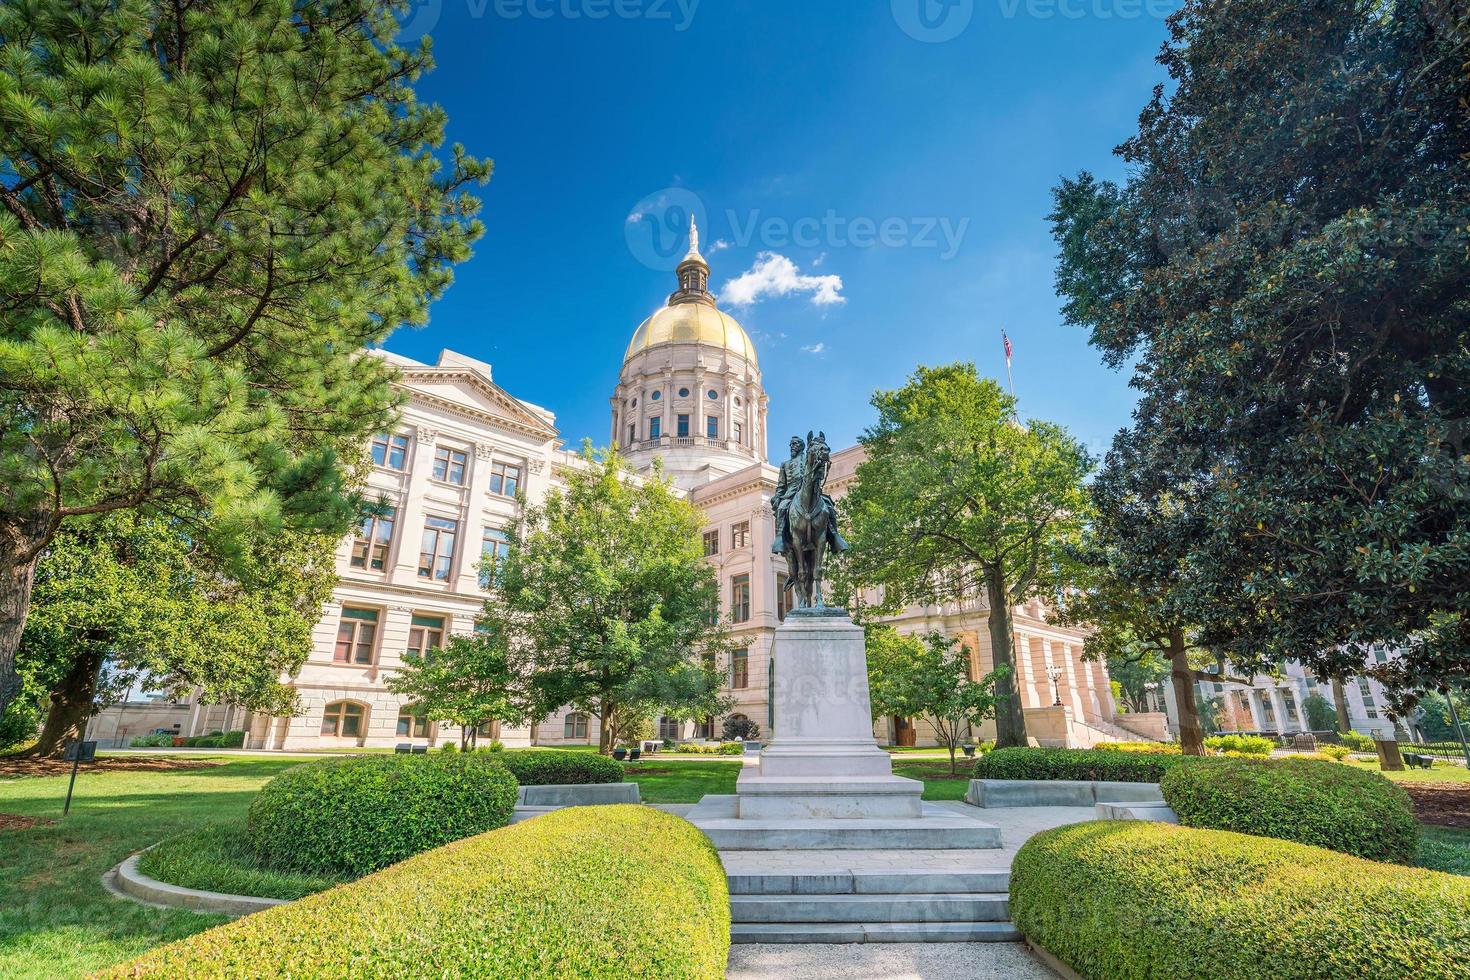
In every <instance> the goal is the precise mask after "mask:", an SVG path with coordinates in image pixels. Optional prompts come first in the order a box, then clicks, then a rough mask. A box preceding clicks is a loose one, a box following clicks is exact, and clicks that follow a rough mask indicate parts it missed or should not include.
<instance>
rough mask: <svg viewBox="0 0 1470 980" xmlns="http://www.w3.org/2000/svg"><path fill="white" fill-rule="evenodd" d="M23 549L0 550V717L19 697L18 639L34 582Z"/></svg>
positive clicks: (33, 566)
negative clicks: (22, 556) (23, 558)
mask: <svg viewBox="0 0 1470 980" xmlns="http://www.w3.org/2000/svg"><path fill="white" fill-rule="evenodd" d="M22 554H24V549H22V548H17V547H14V546H13V545H9V544H8V545H7V546H5V547H0V717H4V715H5V712H6V709H8V708H9V707H10V703H11V702H12V701H14V700H15V699H16V698H18V697H20V689H21V679H20V674H19V673H18V672H17V671H16V669H15V655H16V653H17V652H18V651H19V650H20V635H21V633H22V632H23V631H24V630H25V626H26V613H27V612H29V611H30V608H31V587H32V586H33V585H34V584H35V581H36V559H34V558H32V559H31V560H29V561H24V560H22V558H21V555H22Z"/></svg>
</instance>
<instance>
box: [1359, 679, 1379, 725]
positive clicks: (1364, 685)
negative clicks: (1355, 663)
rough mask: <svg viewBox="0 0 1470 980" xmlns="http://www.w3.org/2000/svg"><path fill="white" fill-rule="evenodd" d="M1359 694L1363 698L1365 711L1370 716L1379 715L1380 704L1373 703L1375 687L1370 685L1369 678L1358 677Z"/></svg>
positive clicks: (1375, 716)
mask: <svg viewBox="0 0 1470 980" xmlns="http://www.w3.org/2000/svg"><path fill="white" fill-rule="evenodd" d="M1358 694H1360V695H1361V696H1362V698H1363V713H1364V714H1366V715H1367V716H1368V717H1369V718H1377V717H1378V706H1377V705H1376V704H1374V703H1373V689H1372V688H1371V687H1369V686H1368V678H1366V677H1359V678H1358Z"/></svg>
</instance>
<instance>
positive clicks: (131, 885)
mask: <svg viewBox="0 0 1470 980" xmlns="http://www.w3.org/2000/svg"><path fill="white" fill-rule="evenodd" d="M142 855H143V852H142V851H139V852H138V853H137V854H134V855H133V856H132V857H129V858H128V859H127V860H125V861H123V862H122V863H121V864H119V865H117V866H116V867H114V868H112V869H111V870H109V871H108V872H107V873H106V874H104V875H103V876H102V885H103V887H104V888H107V890H108V891H110V892H112V893H113V894H114V895H117V896H118V897H120V898H126V899H129V900H130V901H135V902H142V903H144V904H146V905H161V906H165V907H168V908H179V909H189V910H191V911H194V912H216V913H219V914H221V915H230V916H236V917H238V916H242V915H249V914H251V913H252V912H260V911H263V910H265V909H268V908H272V907H274V906H276V905H284V904H286V901H287V900H286V899H284V898H257V897H255V896H253V895H227V894H225V893H224V892H208V891H201V890H199V889H197V888H181V887H180V886H178V885H170V884H169V883H168V882H165V881H158V880H156V879H153V878H150V877H148V876H147V875H145V874H143V873H142V872H141V871H139V870H138V859H139V858H140V857H142Z"/></svg>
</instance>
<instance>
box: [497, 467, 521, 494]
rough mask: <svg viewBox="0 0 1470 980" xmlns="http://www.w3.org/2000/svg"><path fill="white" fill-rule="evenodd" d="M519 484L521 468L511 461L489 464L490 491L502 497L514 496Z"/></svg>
mask: <svg viewBox="0 0 1470 980" xmlns="http://www.w3.org/2000/svg"><path fill="white" fill-rule="evenodd" d="M520 485H521V468H520V467H519V466H516V465H514V464H512V463H493V464H491V466H490V492H491V493H493V494H498V495H499V496H502V497H514V496H515V495H516V489H517V488H518V487H520Z"/></svg>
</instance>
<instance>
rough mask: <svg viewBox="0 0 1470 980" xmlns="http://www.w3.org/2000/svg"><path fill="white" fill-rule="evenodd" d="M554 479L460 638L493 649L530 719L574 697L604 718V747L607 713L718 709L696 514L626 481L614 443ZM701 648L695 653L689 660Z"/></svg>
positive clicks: (714, 597)
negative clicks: (470, 629) (502, 653)
mask: <svg viewBox="0 0 1470 980" xmlns="http://www.w3.org/2000/svg"><path fill="white" fill-rule="evenodd" d="M565 479H566V482H565V486H563V487H561V488H553V489H552V490H550V491H549V492H548V494H547V496H546V498H545V499H544V500H543V501H542V503H540V504H539V505H538V504H528V505H527V506H526V507H525V509H524V512H523V514H522V516H521V517H520V519H518V520H517V522H516V523H515V525H514V526H512V528H511V529H510V530H509V532H508V536H509V538H510V547H509V551H508V553H506V554H504V555H502V556H500V557H499V558H498V559H497V560H496V564H495V575H494V577H493V579H492V581H491V584H490V588H489V596H488V598H487V599H486V601H485V608H484V612H483V614H482V616H481V617H480V621H479V626H480V629H479V630H478V631H477V632H476V635H475V636H473V637H470V638H468V639H466V640H465V641H464V642H466V643H476V644H483V645H501V646H503V647H504V649H505V650H506V651H507V653H508V656H509V659H510V670H511V672H512V674H514V675H516V676H519V677H524V678H526V679H528V681H529V685H530V693H531V701H532V704H531V705H530V708H531V709H532V710H531V711H530V714H531V715H532V716H533V717H534V716H544V715H546V714H549V713H550V712H551V711H554V710H556V709H557V708H559V707H561V706H563V705H572V706H573V707H575V708H577V709H578V710H579V711H584V712H586V713H588V714H590V715H592V716H593V717H596V718H599V719H601V720H602V721H603V725H602V734H601V738H602V744H601V748H602V751H603V752H610V751H611V750H612V746H613V742H614V739H615V738H616V737H617V735H618V733H617V732H616V731H614V730H613V724H612V722H613V721H614V720H615V719H616V718H617V716H618V713H619V708H624V707H634V708H635V709H636V711H637V713H640V714H652V713H655V712H662V713H665V714H672V715H676V716H687V715H701V716H703V715H712V714H719V713H721V712H722V711H723V710H725V708H726V707H727V706H728V702H727V700H726V699H724V698H722V697H721V696H720V694H719V690H720V686H721V684H722V683H723V676H722V675H721V673H720V671H719V670H718V669H717V668H716V666H715V658H717V657H718V655H719V653H721V652H723V651H724V650H725V649H726V647H727V646H728V637H727V634H726V632H725V630H724V629H723V628H722V627H720V626H718V625H713V624H714V623H715V621H716V617H717V614H718V612H719V588H718V583H717V580H716V577H715V572H714V569H713V568H711V567H710V565H709V563H708V562H707V561H705V559H704V552H703V549H702V546H701V543H700V531H702V530H703V528H704V522H705V518H704V515H703V513H701V512H700V510H699V509H698V508H697V507H695V506H694V505H693V504H691V503H689V502H688V501H686V500H684V499H682V498H681V497H679V496H678V495H677V494H676V493H675V492H674V490H673V488H672V486H671V485H670V484H669V482H668V481H667V480H665V479H663V478H662V477H661V475H659V474H658V473H655V474H654V475H653V476H652V477H648V478H634V476H633V475H632V474H631V473H630V472H629V470H628V467H627V464H626V463H625V462H624V461H623V459H622V457H620V456H619V455H618V454H617V452H616V451H610V452H608V453H606V454H605V455H604V456H602V457H601V458H598V457H596V456H594V454H593V452H592V449H591V447H590V446H584V447H583V450H582V457H581V459H580V461H579V463H578V465H576V466H574V467H569V468H568V469H567V471H566V477H565ZM701 657H703V658H705V659H701Z"/></svg>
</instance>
